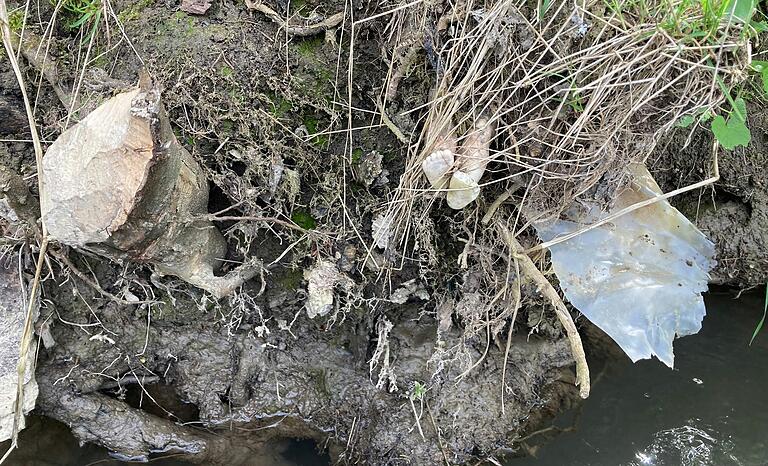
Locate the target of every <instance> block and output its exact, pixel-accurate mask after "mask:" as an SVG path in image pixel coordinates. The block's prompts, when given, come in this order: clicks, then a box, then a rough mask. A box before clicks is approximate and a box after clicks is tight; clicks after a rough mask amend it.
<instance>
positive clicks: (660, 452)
mask: <svg viewBox="0 0 768 466" xmlns="http://www.w3.org/2000/svg"><path fill="white" fill-rule="evenodd" d="M706 304H707V314H708V315H707V317H706V318H705V320H704V327H703V329H702V331H701V332H700V333H699V334H697V335H694V336H690V337H686V338H682V339H680V340H676V342H675V369H674V370H669V369H668V368H666V367H665V366H664V365H663V364H661V363H660V362H658V361H655V360H654V361H640V362H638V363H637V364H632V363H630V362H629V361H628V360H626V361H624V362H622V363H619V364H611V365H610V366H608V367H606V368H605V369H604V370H603V373H602V374H595V376H596V379H597V380H596V383H595V384H594V387H593V390H592V393H591V395H590V397H589V399H588V400H586V402H585V403H584V404H583V406H582V407H581V408H580V409H579V410H578V411H574V412H570V413H566V414H564V415H563V416H561V417H560V418H559V419H558V420H557V421H556V425H557V426H558V427H559V428H561V429H568V427H573V429H572V430H571V431H568V432H564V433H561V434H559V435H558V436H556V437H555V438H554V439H552V440H551V441H549V442H543V443H542V444H541V445H540V446H536V445H535V442H536V439H535V438H534V439H531V440H529V441H528V445H526V446H527V447H528V448H529V449H530V450H532V451H535V453H536V457H535V458H530V457H528V458H515V459H510V460H508V461H507V463H506V464H507V465H508V466H555V465H556V466H617V465H626V466H646V465H648V466H650V465H654V466H732V465H733V466H737V465H738V466H753V465H754V466H766V465H768V397H766V387H768V371H766V368H767V367H768V329H765V330H764V333H763V334H761V335H760V336H758V338H757V340H756V341H755V343H754V344H753V346H751V347H749V346H748V343H749V339H750V337H751V335H752V332H753V331H754V328H755V325H756V323H757V322H758V320H759V319H760V316H761V315H762V312H763V296H762V295H749V296H742V297H741V298H740V299H739V300H734V299H732V297H731V296H730V295H725V294H710V295H708V296H707V297H706ZM596 365H598V364H596ZM593 369H594V370H595V371H596V372H599V371H600V368H599V367H595V368H593Z"/></svg>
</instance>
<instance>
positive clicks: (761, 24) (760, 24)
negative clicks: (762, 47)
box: [749, 21, 768, 34]
mask: <svg viewBox="0 0 768 466" xmlns="http://www.w3.org/2000/svg"><path fill="white" fill-rule="evenodd" d="M749 24H750V26H752V27H753V28H754V29H755V32H756V33H758V34H760V33H761V32H765V31H768V22H765V21H752V22H751V23H749Z"/></svg>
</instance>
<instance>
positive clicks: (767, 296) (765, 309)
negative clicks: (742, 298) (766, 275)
mask: <svg viewBox="0 0 768 466" xmlns="http://www.w3.org/2000/svg"><path fill="white" fill-rule="evenodd" d="M766 314H768V283H766V284H765V305H764V306H763V318H762V319H760V322H758V323H757V327H755V331H754V332H753V333H752V338H751V339H750V340H749V346H752V342H753V341H755V338H757V334H758V333H760V330H761V329H762V328H763V324H764V323H765V316H766Z"/></svg>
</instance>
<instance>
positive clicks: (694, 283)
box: [536, 164, 715, 367]
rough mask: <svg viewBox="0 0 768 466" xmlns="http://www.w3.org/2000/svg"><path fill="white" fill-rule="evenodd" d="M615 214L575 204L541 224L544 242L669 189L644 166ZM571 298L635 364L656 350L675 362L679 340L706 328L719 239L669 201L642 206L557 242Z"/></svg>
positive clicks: (556, 260) (636, 169)
mask: <svg viewBox="0 0 768 466" xmlns="http://www.w3.org/2000/svg"><path fill="white" fill-rule="evenodd" d="M630 170H631V171H632V173H633V175H634V177H635V179H634V182H633V184H632V186H631V187H630V188H627V189H626V190H624V191H623V192H621V193H620V194H619V196H618V197H617V199H616V201H615V203H614V204H613V205H612V206H611V209H610V210H609V211H608V212H601V211H600V209H599V208H598V206H597V205H595V204H587V205H585V206H583V207H582V206H572V207H571V208H570V209H569V210H568V211H567V212H566V213H565V219H562V220H556V221H554V222H550V223H547V224H542V223H539V224H537V225H536V229H537V231H538V233H539V236H540V237H541V239H542V240H544V241H549V240H552V239H554V238H556V237H559V236H562V235H565V234H568V233H571V232H574V231H577V230H579V229H581V228H583V227H585V226H588V225H591V224H594V223H596V222H598V221H600V220H601V219H603V218H605V217H607V216H608V215H611V214H612V213H613V212H617V211H619V210H621V209H623V208H625V207H628V206H630V205H632V204H635V203H637V202H640V201H643V200H646V199H650V198H652V197H655V196H656V195H657V194H660V193H661V190H660V189H659V186H658V185H657V184H656V182H655V181H654V179H653V177H652V176H651V174H650V173H649V172H648V170H647V169H646V168H645V166H644V165H641V164H638V165H635V166H633V167H631V168H630ZM550 251H551V253H552V266H553V268H554V271H555V274H556V275H557V277H558V279H559V280H560V286H561V288H562V289H563V292H564V293H565V296H566V298H568V300H569V301H570V302H571V303H572V304H573V305H574V306H576V308H578V309H579V311H581V313H582V314H584V315H585V316H586V317H587V318H588V319H589V320H590V321H591V322H592V323H594V324H595V325H597V326H598V327H600V328H601V329H602V330H603V331H604V332H605V333H607V334H608V335H609V336H610V337H611V338H613V340H614V341H615V342H616V343H618V344H619V346H621V348H622V349H623V350H624V352H625V353H626V354H627V355H628V356H629V357H630V359H632V361H633V362H636V361H638V360H639V359H647V358H650V357H651V356H653V355H655V356H656V357H657V358H659V360H661V361H662V362H664V363H665V364H666V365H668V366H669V367H672V366H673V362H674V355H673V352H672V340H674V339H675V335H677V336H680V337H682V336H685V335H692V334H694V333H696V332H698V331H699V330H700V329H701V321H702V319H703V318H704V315H705V314H706V311H705V309H704V300H703V298H702V296H701V293H702V292H703V291H706V290H707V281H708V279H709V270H710V269H711V268H712V267H713V266H714V265H715V261H714V260H713V256H714V245H713V244H712V242H711V241H709V240H708V239H707V238H706V237H705V236H704V234H702V233H701V232H700V231H699V230H698V229H697V228H696V227H695V226H694V225H693V224H692V223H691V222H689V221H688V219H686V218H685V216H683V214H681V213H680V212H679V211H678V210H677V209H675V208H674V207H672V206H671V205H670V204H669V203H668V202H667V201H665V200H662V201H657V202H656V203H654V204H651V205H649V206H646V207H643V208H640V209H638V210H635V211H633V212H630V213H628V214H625V215H623V216H620V217H618V218H616V219H614V220H612V221H610V222H608V223H606V224H604V225H602V226H600V227H597V228H594V229H592V230H589V231H587V232H585V233H582V234H581V235H578V236H576V237H575V238H572V239H570V240H568V241H564V242H562V243H559V244H556V245H553V246H551V247H550Z"/></svg>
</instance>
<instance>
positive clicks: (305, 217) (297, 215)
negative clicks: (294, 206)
mask: <svg viewBox="0 0 768 466" xmlns="http://www.w3.org/2000/svg"><path fill="white" fill-rule="evenodd" d="M291 220H293V223H295V224H296V225H298V226H300V227H301V228H303V229H305V230H311V229H313V228H315V227H316V226H317V221H316V220H315V217H313V216H312V214H310V213H309V212H307V211H306V210H297V211H296V212H294V213H293V215H291Z"/></svg>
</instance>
